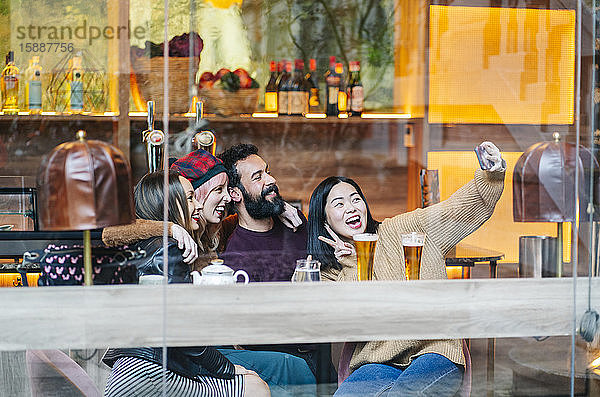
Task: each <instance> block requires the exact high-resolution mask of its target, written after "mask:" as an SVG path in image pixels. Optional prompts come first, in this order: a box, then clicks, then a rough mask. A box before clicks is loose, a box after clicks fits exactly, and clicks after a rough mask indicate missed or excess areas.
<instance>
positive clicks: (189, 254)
mask: <svg viewBox="0 0 600 397" xmlns="http://www.w3.org/2000/svg"><path fill="white" fill-rule="evenodd" d="M171 234H172V235H173V238H174V239H175V240H177V247H179V249H180V250H183V254H182V255H183V261H184V262H185V263H193V262H194V261H195V260H196V259H198V244H196V242H195V241H194V239H193V238H192V236H190V234H189V233H188V232H187V230H185V229H184V228H182V227H181V226H179V225H175V224H174V225H173V226H171Z"/></svg>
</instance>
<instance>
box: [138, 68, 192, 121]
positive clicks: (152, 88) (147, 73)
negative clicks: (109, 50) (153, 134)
mask: <svg viewBox="0 0 600 397" xmlns="http://www.w3.org/2000/svg"><path fill="white" fill-rule="evenodd" d="M163 62H164V59H163V57H155V58H146V57H141V58H137V59H135V60H132V65H131V66H132V69H133V72H134V73H135V77H136V80H137V84H138V87H139V90H140V94H141V95H142V97H143V99H144V101H154V104H155V105H154V108H155V109H156V110H157V111H158V112H162V109H163V106H164V102H163V89H164V88H163V87H164V84H163V82H164V73H163V71H164V65H163ZM198 62H199V58H197V57H196V58H195V60H194V61H193V62H192V65H193V69H192V70H191V71H190V70H189V67H190V58H188V57H181V58H178V57H170V58H169V113H186V112H188V111H189V108H190V103H191V101H190V98H191V95H190V88H191V87H189V86H188V80H189V76H190V75H191V76H192V78H193V79H195V78H196V72H197V71H198Z"/></svg>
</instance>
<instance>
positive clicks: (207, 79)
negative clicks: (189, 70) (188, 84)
mask: <svg viewBox="0 0 600 397" xmlns="http://www.w3.org/2000/svg"><path fill="white" fill-rule="evenodd" d="M216 80H217V79H216V78H215V75H214V74H212V73H211V72H204V73H202V75H201V76H200V83H199V84H198V85H199V86H200V88H212V86H213V85H214V84H215V81H216Z"/></svg>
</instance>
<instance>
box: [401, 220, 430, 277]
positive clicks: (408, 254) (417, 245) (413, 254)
mask: <svg viewBox="0 0 600 397" xmlns="http://www.w3.org/2000/svg"><path fill="white" fill-rule="evenodd" d="M423 245H425V234H423V233H417V232H412V233H407V234H403V235H402V246H403V247H404V270H405V272H406V279H407V280H418V279H419V278H420V276H421V254H422V252H423Z"/></svg>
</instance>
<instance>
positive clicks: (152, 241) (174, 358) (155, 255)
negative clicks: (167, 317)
mask: <svg viewBox="0 0 600 397" xmlns="http://www.w3.org/2000/svg"><path fill="white" fill-rule="evenodd" d="M133 247H134V248H141V249H143V250H145V251H146V257H145V258H143V259H141V260H140V261H139V262H138V263H136V266H137V269H138V276H142V275H147V274H160V275H162V274H163V259H164V249H163V241H162V237H153V238H149V239H147V240H142V241H140V242H138V243H135V244H134V245H133ZM167 257H168V259H169V283H190V282H191V278H190V271H191V269H190V266H189V265H188V264H187V263H185V262H184V261H183V256H182V255H181V250H180V249H179V248H178V247H177V241H176V240H174V239H172V238H169V242H168V245H167ZM121 357H136V358H140V359H142V360H147V361H151V362H153V363H155V364H158V365H162V358H163V355H162V348H157V347H140V348H129V349H108V350H107V352H106V353H105V354H104V357H103V358H102V361H103V362H104V363H105V364H106V365H108V366H110V367H112V366H113V365H114V363H115V362H116V361H117V360H118V359H119V358H121ZM167 369H168V370H169V371H172V372H175V373H176V374H179V375H182V376H185V377H188V378H194V377H196V376H197V375H210V376H213V377H215V378H223V379H232V378H233V377H234V375H235V367H234V366H233V364H232V363H231V362H230V361H229V360H228V359H227V358H226V357H225V356H224V355H223V354H221V353H220V352H219V351H218V350H217V349H215V348H214V347H211V346H200V347H169V348H167Z"/></svg>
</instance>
